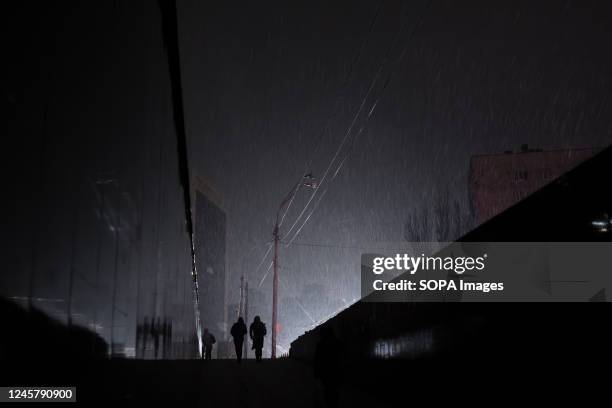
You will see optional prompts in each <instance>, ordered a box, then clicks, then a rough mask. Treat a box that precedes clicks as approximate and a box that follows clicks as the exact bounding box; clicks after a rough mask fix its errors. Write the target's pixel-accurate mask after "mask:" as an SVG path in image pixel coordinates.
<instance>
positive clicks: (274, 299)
mask: <svg viewBox="0 0 612 408" xmlns="http://www.w3.org/2000/svg"><path fill="white" fill-rule="evenodd" d="M278 241H279V237H278V222H277V224H276V226H275V227H274V260H273V261H272V267H273V268H274V275H273V277H272V281H273V283H272V354H271V355H270V356H271V358H276V327H277V316H276V314H277V308H278Z"/></svg>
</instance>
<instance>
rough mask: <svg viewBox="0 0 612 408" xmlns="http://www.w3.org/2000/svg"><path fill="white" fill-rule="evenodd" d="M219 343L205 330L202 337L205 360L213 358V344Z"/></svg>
mask: <svg viewBox="0 0 612 408" xmlns="http://www.w3.org/2000/svg"><path fill="white" fill-rule="evenodd" d="M216 342H217V339H215V336H213V335H212V334H211V333H209V332H208V329H204V334H203V335H202V348H203V349H204V350H203V351H204V352H203V353H202V354H203V355H204V359H205V360H210V359H211V358H212V349H213V344H215V343H216Z"/></svg>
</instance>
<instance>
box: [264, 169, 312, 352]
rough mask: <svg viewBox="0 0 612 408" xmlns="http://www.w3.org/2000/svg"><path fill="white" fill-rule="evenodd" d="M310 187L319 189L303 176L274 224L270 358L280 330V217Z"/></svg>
mask: <svg viewBox="0 0 612 408" xmlns="http://www.w3.org/2000/svg"><path fill="white" fill-rule="evenodd" d="M302 186H305V187H310V188H314V189H316V188H317V187H318V183H317V181H316V180H315V179H314V178H313V177H312V174H305V175H304V176H302V178H301V179H300V181H298V182H297V183H296V185H295V186H294V187H293V188H292V189H291V191H289V194H288V195H287V197H285V199H284V200H283V201H282V202H281V204H280V206H279V207H278V211H277V212H276V222H275V223H274V231H273V232H272V235H274V259H273V260H272V266H273V268H274V275H273V277H272V281H273V282H272V352H271V353H270V358H276V332H277V328H278V316H277V315H278V247H279V246H278V244H279V242H280V236H279V227H280V225H279V221H280V220H279V215H280V212H281V211H282V209H283V208H285V206H287V205H290V204H291V202H292V201H293V198H294V197H295V195H296V194H297V192H298V190H299V189H300V187H302Z"/></svg>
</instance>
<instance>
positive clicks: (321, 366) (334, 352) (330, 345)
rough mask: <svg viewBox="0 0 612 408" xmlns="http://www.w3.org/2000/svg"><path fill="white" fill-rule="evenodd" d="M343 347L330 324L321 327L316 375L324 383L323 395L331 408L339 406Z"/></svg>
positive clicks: (317, 349) (315, 358)
mask: <svg viewBox="0 0 612 408" xmlns="http://www.w3.org/2000/svg"><path fill="white" fill-rule="evenodd" d="M342 354H343V348H342V344H341V343H340V341H339V340H338V339H337V338H336V336H335V334H334V331H333V329H332V328H331V327H329V326H323V327H322V328H321V337H320V340H319V343H318V344H317V348H316V349H315V355H314V367H313V368H314V376H315V377H316V378H318V379H319V380H320V381H321V383H322V385H323V397H324V399H325V404H326V405H327V406H328V407H329V408H333V407H337V406H338V389H339V387H340V382H341V379H342V372H341V371H342V370H341V368H342Z"/></svg>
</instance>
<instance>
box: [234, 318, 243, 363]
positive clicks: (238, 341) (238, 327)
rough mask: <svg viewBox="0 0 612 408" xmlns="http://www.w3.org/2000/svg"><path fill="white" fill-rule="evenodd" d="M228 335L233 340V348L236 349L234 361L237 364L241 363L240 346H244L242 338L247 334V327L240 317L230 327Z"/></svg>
mask: <svg viewBox="0 0 612 408" xmlns="http://www.w3.org/2000/svg"><path fill="white" fill-rule="evenodd" d="M230 334H231V335H232V337H233V338H234V347H235V348H236V359H237V360H238V363H240V362H241V361H242V345H243V344H244V336H245V335H246V334H247V327H246V324H245V323H244V319H243V318H242V317H239V318H238V321H237V322H236V323H234V324H233V325H232V329H231V330H230Z"/></svg>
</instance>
